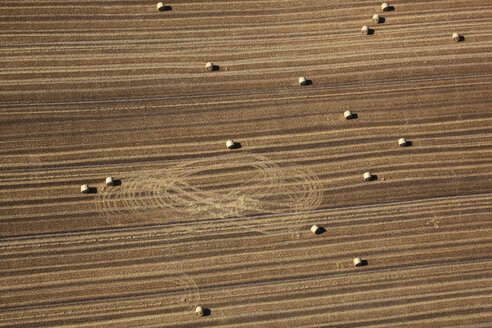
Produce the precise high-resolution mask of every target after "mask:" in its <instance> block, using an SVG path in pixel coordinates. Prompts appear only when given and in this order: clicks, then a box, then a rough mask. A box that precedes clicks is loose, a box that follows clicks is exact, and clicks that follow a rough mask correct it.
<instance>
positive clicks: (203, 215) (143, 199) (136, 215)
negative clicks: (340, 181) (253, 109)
mask: <svg viewBox="0 0 492 328" xmlns="http://www.w3.org/2000/svg"><path fill="white" fill-rule="evenodd" d="M216 177H217V179H220V181H219V182H220V184H217V182H215V178H216ZM122 180H123V182H122V185H121V186H117V187H107V186H103V187H102V188H100V192H98V194H97V196H96V209H97V210H98V212H99V213H101V215H102V216H103V217H104V218H105V220H106V222H107V223H108V224H116V225H117V224H122V223H125V220H132V221H135V220H139V222H141V220H146V221H147V222H152V223H160V222H162V221H163V220H169V219H183V218H185V219H189V220H190V223H191V222H194V223H196V224H199V220H203V219H213V218H227V217H238V218H239V217H245V216H248V215H257V214H264V213H273V214H274V213H286V212H292V211H305V210H310V209H315V208H317V207H319V206H320V205H321V203H322V201H323V193H322V191H321V190H322V188H321V183H320V181H319V179H318V177H317V175H316V174H315V173H314V172H313V171H311V170H310V169H308V168H304V167H299V166H296V165H283V166H279V165H278V164H276V163H275V162H274V161H272V160H269V159H268V158H266V157H265V156H261V155H253V154H247V153H244V154H241V156H240V157H238V156H234V155H233V154H228V155H224V156H219V157H216V158H213V159H202V160H197V161H192V162H187V163H183V164H181V165H177V166H175V167H173V168H169V169H158V170H153V171H146V172H135V173H134V174H133V175H131V176H128V177H126V178H124V179H122ZM294 221H295V220H294ZM301 224H302V223H301V222H299V224H297V223H296V224H292V221H291V225H290V227H289V228H288V230H291V229H294V230H295V229H298V228H299V225H301ZM237 225H238V228H243V229H244V228H246V229H247V230H250V229H251V224H242V223H241V222H240V220H238V222H237ZM255 231H263V229H260V228H259V227H257V228H256V229H255Z"/></svg>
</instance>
